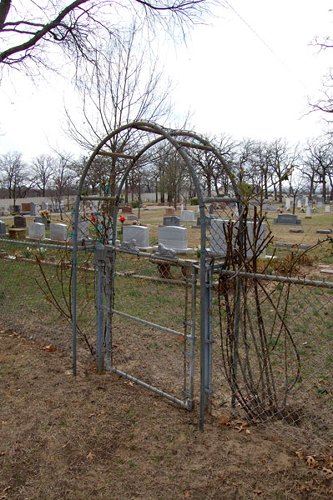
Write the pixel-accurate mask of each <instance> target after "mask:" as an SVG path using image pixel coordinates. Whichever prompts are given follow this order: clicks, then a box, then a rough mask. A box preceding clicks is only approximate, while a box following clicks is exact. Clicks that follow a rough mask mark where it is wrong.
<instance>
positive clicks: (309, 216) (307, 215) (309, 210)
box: [305, 205, 312, 219]
mask: <svg viewBox="0 0 333 500" xmlns="http://www.w3.org/2000/svg"><path fill="white" fill-rule="evenodd" d="M305 218H306V219H312V208H311V207H310V205H308V206H307V207H306V213H305Z"/></svg>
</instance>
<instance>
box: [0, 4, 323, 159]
mask: <svg viewBox="0 0 333 500" xmlns="http://www.w3.org/2000/svg"><path fill="white" fill-rule="evenodd" d="M228 4H229V5H228ZM330 7H331V2H330V1H329V0H279V1H278V0H274V1H273V0H252V1H251V2H250V1H249V0H228V2H227V5H226V7H225V8H223V7H215V8H214V10H213V12H214V16H213V18H212V19H210V21H209V23H207V24H206V25H204V26H196V27H194V29H193V30H192V33H191V36H190V37H189V38H188V39H187V45H186V46H179V45H178V46H177V47H176V48H175V47H173V46H172V44H171V42H170V40H169V44H170V45H169V48H168V50H167V52H165V53H163V57H162V58H163V60H164V61H165V70H166V72H167V73H168V74H169V77H170V78H171V80H172V82H173V85H174V90H173V94H172V99H173V101H174V103H175V105H176V111H177V115H178V118H179V121H181V118H182V116H185V115H186V113H187V112H188V110H189V109H190V110H191V113H192V118H191V127H192V128H195V130H196V131H197V132H198V133H202V134H221V133H224V134H227V135H230V136H232V137H233V138H235V139H242V138H243V137H249V138H254V139H263V140H270V139H274V138H279V137H285V138H286V139H288V140H289V141H290V142H298V141H301V142H302V141H305V140H306V139H307V138H311V137H316V136H318V135H320V134H321V133H322V130H323V124H322V122H321V121H320V116H319V115H317V114H310V115H308V114H307V112H308V107H307V102H308V98H309V97H310V98H311V97H315V96H316V95H318V91H319V90H320V88H321V80H322V77H323V76H324V74H325V73H326V72H327V71H328V69H329V65H330V60H331V59H332V58H333V49H332V50H331V52H330V51H326V52H320V53H319V52H318V49H317V48H315V47H313V46H311V41H312V40H313V39H314V38H315V36H325V35H330V34H331V33H332V21H333V13H330V12H329V9H330ZM164 46H165V45H164ZM164 50H165V48H164ZM48 79H49V81H48V82H47V81H46V82H43V83H42V84H41V83H40V84H39V85H38V87H35V86H34V85H33V84H32V83H31V82H30V81H29V79H28V78H26V77H25V76H24V75H23V74H21V73H19V72H18V71H12V73H11V77H10V78H9V77H6V80H3V81H2V83H1V88H0V109H1V115H0V154H2V153H5V152H7V151H9V150H17V151H21V152H22V153H23V155H24V156H25V158H26V159H29V158H31V157H32V156H35V155H38V154H41V153H52V148H53V149H54V150H66V151H70V150H73V151H74V152H75V153H76V154H78V153H79V149H78V147H77V146H76V145H75V144H73V143H71V142H70V140H69V139H68V138H67V137H66V135H65V134H64V132H63V128H64V116H63V104H64V102H66V103H67V104H68V102H69V101H71V99H72V97H71V93H70V91H69V89H68V86H67V87H66V81H65V79H63V78H61V77H56V76H52V77H50V76H49V77H48Z"/></svg>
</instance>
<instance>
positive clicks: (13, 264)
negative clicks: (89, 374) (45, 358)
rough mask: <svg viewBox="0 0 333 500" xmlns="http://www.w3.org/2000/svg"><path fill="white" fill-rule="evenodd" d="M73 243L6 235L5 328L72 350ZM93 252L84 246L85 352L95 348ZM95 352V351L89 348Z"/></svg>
mask: <svg viewBox="0 0 333 500" xmlns="http://www.w3.org/2000/svg"><path fill="white" fill-rule="evenodd" d="M71 259H72V248H71V247H70V246H68V247H66V246H61V245H56V244H47V243H45V242H44V243H41V242H32V241H22V242H20V241H10V240H5V239H1V240H0V276H1V280H0V305H1V318H0V321H1V325H2V328H3V329H6V330H13V331H14V332H17V333H19V334H21V335H24V336H26V337H29V338H32V339H34V340H36V341H38V342H40V343H42V344H43V345H44V346H51V347H50V349H52V348H55V347H56V348H57V349H63V350H66V351H70V350H71V342H72V341H71V276H72V265H71ZM94 281H95V275H94V258H93V252H92V251H91V250H89V249H86V250H84V251H83V252H80V256H79V279H78V283H79V285H78V294H77V304H78V311H79V312H78V332H79V336H78V337H79V346H80V356H83V357H84V359H87V357H90V354H94V351H95V347H94V346H95V336H96V326H95V325H96V318H95V301H94V295H95V283H94ZM88 353H89V354H88Z"/></svg>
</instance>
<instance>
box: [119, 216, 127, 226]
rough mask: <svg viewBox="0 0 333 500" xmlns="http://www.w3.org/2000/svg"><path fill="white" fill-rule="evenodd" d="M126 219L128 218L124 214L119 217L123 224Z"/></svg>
mask: <svg viewBox="0 0 333 500" xmlns="http://www.w3.org/2000/svg"><path fill="white" fill-rule="evenodd" d="M125 220H126V217H124V216H123V215H121V216H120V217H119V222H121V223H122V224H124V222H125Z"/></svg>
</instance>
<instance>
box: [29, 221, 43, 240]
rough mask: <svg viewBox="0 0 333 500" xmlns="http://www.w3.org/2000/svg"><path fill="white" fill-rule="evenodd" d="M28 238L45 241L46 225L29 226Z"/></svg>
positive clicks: (40, 223) (38, 223)
mask: <svg viewBox="0 0 333 500" xmlns="http://www.w3.org/2000/svg"><path fill="white" fill-rule="evenodd" d="M28 236H29V238H31V239H32V240H43V239H44V238H45V225H44V224H43V223H42V222H34V223H33V224H30V226H28Z"/></svg>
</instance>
